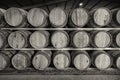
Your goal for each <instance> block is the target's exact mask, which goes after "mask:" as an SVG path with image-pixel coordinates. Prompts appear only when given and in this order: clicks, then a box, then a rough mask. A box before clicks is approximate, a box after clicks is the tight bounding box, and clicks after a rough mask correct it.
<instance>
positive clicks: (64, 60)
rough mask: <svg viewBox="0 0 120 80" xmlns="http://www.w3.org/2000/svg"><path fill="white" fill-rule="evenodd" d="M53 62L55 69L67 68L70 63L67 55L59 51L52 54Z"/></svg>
mask: <svg viewBox="0 0 120 80" xmlns="http://www.w3.org/2000/svg"><path fill="white" fill-rule="evenodd" d="M53 63H54V66H55V67H56V68H57V69H60V70H62V69H65V68H67V67H68V66H69V65H70V59H69V57H68V56H67V55H65V54H64V53H62V52H61V53H59V54H57V55H56V56H54V58H53Z"/></svg>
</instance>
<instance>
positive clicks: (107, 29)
mask: <svg viewBox="0 0 120 80" xmlns="http://www.w3.org/2000/svg"><path fill="white" fill-rule="evenodd" d="M0 30H48V31H51V30H53V31H54V30H68V31H74V30H86V31H91V30H106V31H109V30H120V28H0Z"/></svg>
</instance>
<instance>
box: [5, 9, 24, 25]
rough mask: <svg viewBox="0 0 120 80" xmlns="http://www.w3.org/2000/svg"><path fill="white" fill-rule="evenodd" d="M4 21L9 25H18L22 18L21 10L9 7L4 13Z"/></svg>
mask: <svg viewBox="0 0 120 80" xmlns="http://www.w3.org/2000/svg"><path fill="white" fill-rule="evenodd" d="M4 17H5V21H6V22H7V23H8V24H9V25H10V26H19V25H20V24H21V23H22V22H23V20H24V17H23V14H22V11H21V10H20V9H19V8H15V7H12V8H9V9H7V11H6V12H5V14H4Z"/></svg>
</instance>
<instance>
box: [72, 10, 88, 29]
mask: <svg viewBox="0 0 120 80" xmlns="http://www.w3.org/2000/svg"><path fill="white" fill-rule="evenodd" d="M70 19H71V22H72V24H73V25H75V26H77V27H83V26H85V25H86V24H87V22H88V20H89V15H88V12H87V11H86V10H85V9H84V8H76V9H74V10H73V11H72V13H71V16H70Z"/></svg>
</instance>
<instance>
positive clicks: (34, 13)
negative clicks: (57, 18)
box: [27, 8, 48, 27]
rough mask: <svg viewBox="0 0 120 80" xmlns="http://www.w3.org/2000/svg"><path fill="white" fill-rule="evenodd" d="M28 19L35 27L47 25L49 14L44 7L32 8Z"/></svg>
mask: <svg viewBox="0 0 120 80" xmlns="http://www.w3.org/2000/svg"><path fill="white" fill-rule="evenodd" d="M27 19H28V22H29V23H30V24H31V25H32V26H34V27H45V26H46V25H47V23H48V22H47V21H48V14H47V12H46V11H45V10H44V9H41V8H32V9H31V10H30V11H29V12H28V14H27Z"/></svg>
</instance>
